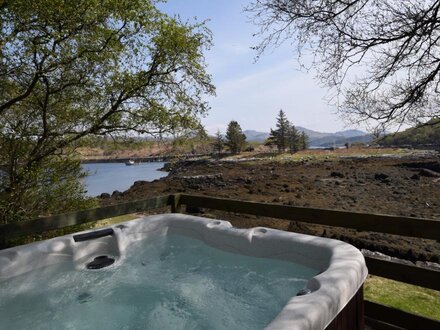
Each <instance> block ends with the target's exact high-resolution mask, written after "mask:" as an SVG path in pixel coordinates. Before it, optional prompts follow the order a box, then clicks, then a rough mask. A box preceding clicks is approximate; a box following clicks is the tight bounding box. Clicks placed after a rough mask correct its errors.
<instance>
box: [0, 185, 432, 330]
mask: <svg viewBox="0 0 440 330" xmlns="http://www.w3.org/2000/svg"><path fill="white" fill-rule="evenodd" d="M182 205H187V206H188V205H189V206H197V207H203V208H208V209H215V210H222V211H228V212H235V213H243V214H252V215H257V216H265V217H271V218H279V219H286V220H293V221H299V222H306V223H313V224H320V225H326V226H335V227H344V228H350V229H355V230H358V231H373V232H379V233H388V234H393V235H401V236H410V237H417V238H426V239H433V240H437V241H440V221H438V220H431V219H423V218H407V217H397V216H388V215H379V214H364V213H355V212H345V211H335V210H326V209H315V208H305V207H295V206H284V205H278V204H268V203H257V202H249V201H239V200H232V199H224V198H213V197H206V196H194V195H187V194H175V195H166V196H160V197H155V198H149V199H144V200H139V201H134V202H128V203H122V204H117V205H111V206H106V207H100V208H96V209H90V210H84V211H79V212H74V213H68V214H61V215H55V216H51V217H46V218H40V219H35V220H30V221H23V222H16V223H11V224H6V225H0V244H2V246H0V247H4V246H5V245H4V244H5V242H6V241H7V240H9V239H12V238H17V237H20V236H25V235H30V234H36V233H41V232H44V231H47V230H53V229H59V228H63V227H68V226H73V225H78V224H83V223H87V222H93V221H97V220H100V219H105V218H110V217H115V216H118V215H123V214H130V213H135V212H144V211H148V210H152V209H158V208H165V207H170V210H171V212H180V210H181V206H182ZM365 260H366V263H367V267H368V270H369V273H370V274H373V275H377V276H381V277H385V278H389V279H393V280H397V281H400V282H405V283H409V284H414V285H418V286H422V287H425V288H430V289H434V290H438V291H440V271H437V270H432V269H426V268H421V267H417V266H411V265H406V264H401V263H396V262H392V261H387V260H381V259H376V258H372V257H365ZM365 316H366V320H367V323H369V324H371V325H372V326H373V327H374V329H396V328H404V329H440V322H439V321H437V320H433V319H429V318H425V317H421V316H418V315H414V314H411V313H407V312H404V311H401V310H398V309H395V308H392V307H388V306H384V305H381V304H378V303H375V302H371V301H365Z"/></svg>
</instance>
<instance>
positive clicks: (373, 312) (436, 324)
mask: <svg viewBox="0 0 440 330" xmlns="http://www.w3.org/2000/svg"><path fill="white" fill-rule="evenodd" d="M364 308H365V317H366V320H367V323H368V319H373V320H374V321H379V322H376V325H377V326H376V327H374V329H378V330H381V329H390V327H389V326H385V325H387V324H391V325H393V326H397V327H400V328H403V329H440V321H437V320H433V319H429V318H427V317H423V316H419V315H416V314H412V313H408V312H404V311H402V310H400V309H396V308H393V307H389V306H385V305H382V304H378V303H375V302H372V301H368V300H365V301H364ZM382 322H383V323H385V325H384V326H383V327H381V326H380V325H379V324H380V323H382ZM371 325H372V326H373V324H371Z"/></svg>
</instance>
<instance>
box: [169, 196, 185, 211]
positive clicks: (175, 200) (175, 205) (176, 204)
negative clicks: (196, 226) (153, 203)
mask: <svg viewBox="0 0 440 330" xmlns="http://www.w3.org/2000/svg"><path fill="white" fill-rule="evenodd" d="M171 196H172V197H171V212H172V213H182V204H180V194H174V195H171Z"/></svg>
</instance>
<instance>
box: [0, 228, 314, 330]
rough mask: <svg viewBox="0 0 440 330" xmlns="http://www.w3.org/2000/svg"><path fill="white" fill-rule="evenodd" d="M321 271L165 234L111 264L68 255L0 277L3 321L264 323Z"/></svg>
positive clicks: (45, 325) (146, 325)
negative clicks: (66, 259) (81, 263)
mask: <svg viewBox="0 0 440 330" xmlns="http://www.w3.org/2000/svg"><path fill="white" fill-rule="evenodd" d="M316 273H317V270H314V269H310V268H307V267H304V266H301V265H298V264H294V263H290V262H285V261H280V260H273V259H263V258H254V257H247V256H243V255H239V254H232V253H229V252H225V251H222V250H219V249H215V248H212V247H209V246H207V245H205V244H204V243H202V242H201V241H199V240H195V239H192V238H187V237H184V236H176V235H170V236H165V237H158V238H155V239H149V240H145V241H139V242H136V243H134V244H133V245H132V246H130V248H129V249H128V252H127V256H126V258H125V259H124V260H122V261H121V262H116V263H115V264H114V265H112V266H110V267H107V268H103V269H99V270H86V269H84V270H80V271H78V270H74V269H73V266H72V265H71V264H70V263H64V264H59V265H56V266H49V267H46V268H44V269H39V270H34V271H32V272H29V273H26V274H23V275H19V276H17V277H14V278H12V279H8V280H6V281H3V282H0V328H2V329H161V330H162V329H261V328H264V326H266V325H267V324H268V323H269V322H270V321H271V320H272V319H273V318H274V317H275V316H276V315H277V314H278V312H279V311H280V310H281V308H282V307H283V306H284V305H285V304H286V303H287V301H288V300H289V298H290V297H292V296H295V294H296V293H297V292H298V291H299V290H300V289H301V288H303V287H304V286H305V284H306V282H307V279H309V278H311V277H312V276H314V275H316Z"/></svg>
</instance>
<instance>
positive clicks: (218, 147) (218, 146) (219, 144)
mask: <svg viewBox="0 0 440 330" xmlns="http://www.w3.org/2000/svg"><path fill="white" fill-rule="evenodd" d="M224 146H225V141H224V140H223V136H222V134H221V133H220V130H217V133H216V134H215V140H214V142H213V144H212V147H213V149H214V152H215V153H217V154H218V155H220V154H221V152H222V151H223V148H224Z"/></svg>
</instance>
